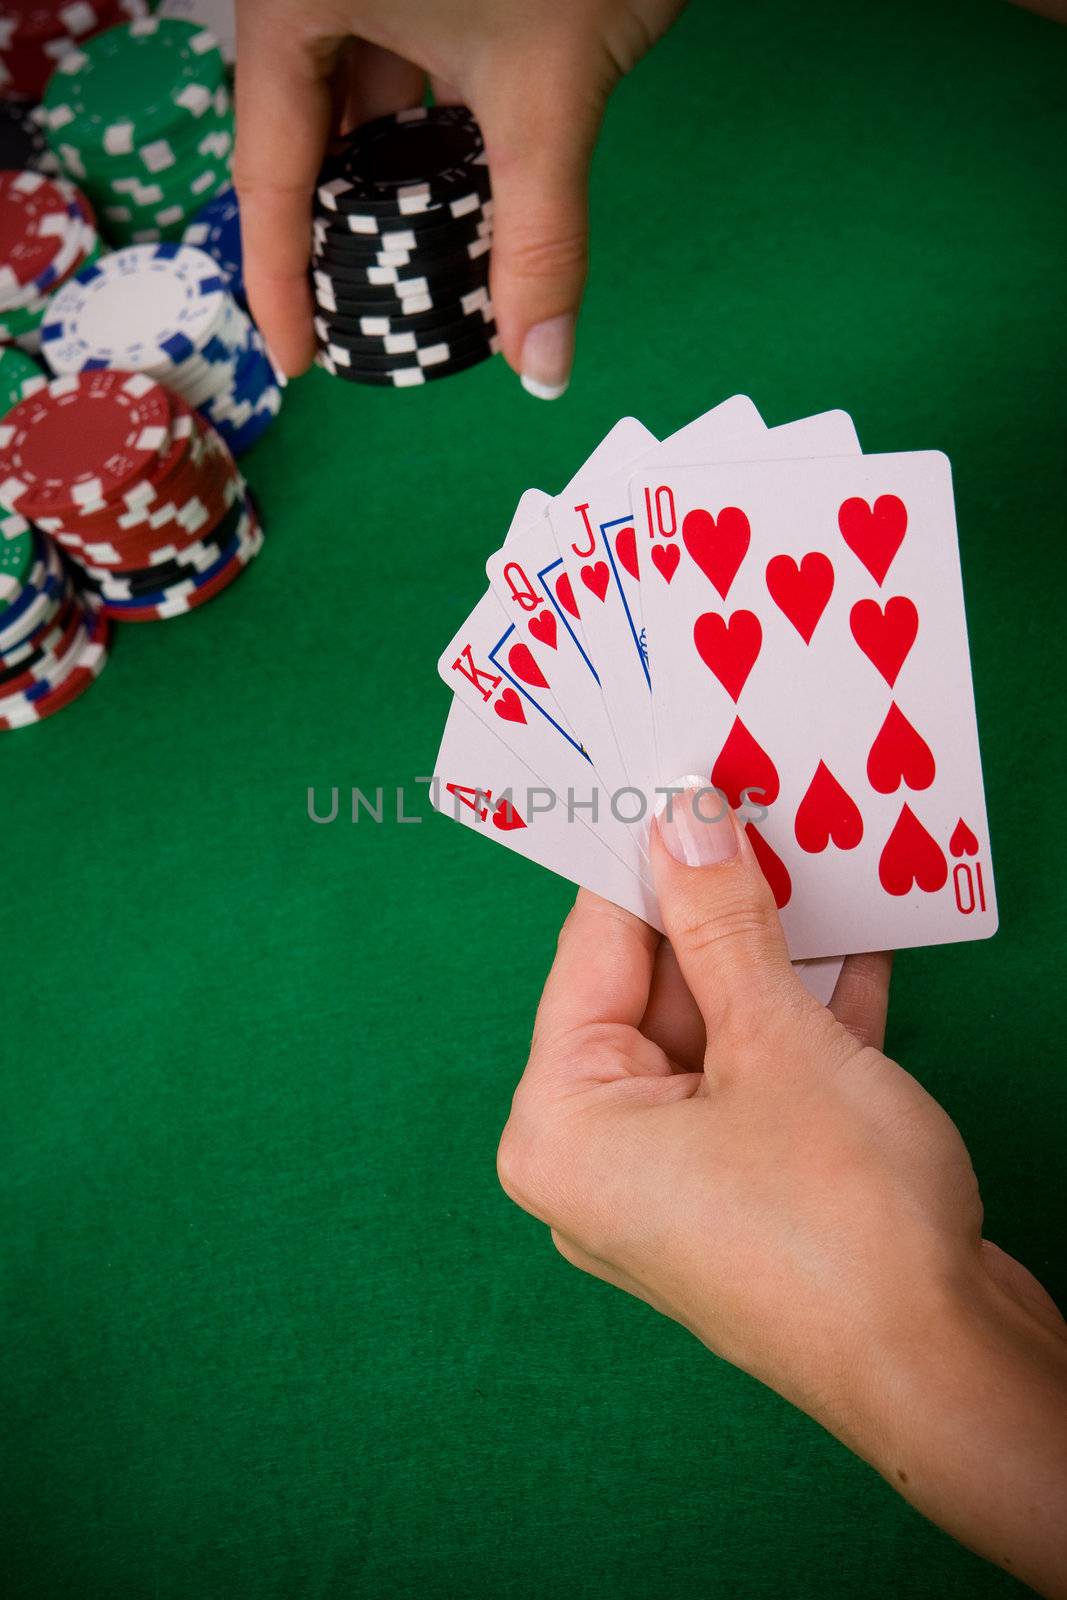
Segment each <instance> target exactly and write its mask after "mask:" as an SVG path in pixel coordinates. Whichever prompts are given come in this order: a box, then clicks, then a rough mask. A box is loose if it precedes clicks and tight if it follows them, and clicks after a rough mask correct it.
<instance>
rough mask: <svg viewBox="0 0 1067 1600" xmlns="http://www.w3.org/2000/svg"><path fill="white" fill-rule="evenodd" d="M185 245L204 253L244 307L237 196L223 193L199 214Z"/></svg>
mask: <svg viewBox="0 0 1067 1600" xmlns="http://www.w3.org/2000/svg"><path fill="white" fill-rule="evenodd" d="M182 243H183V244H191V245H194V246H195V247H196V249H198V250H203V251H204V252H205V254H207V255H209V256H210V257H211V259H212V260H213V261H214V262H216V263H217V265H218V268H219V272H220V273H221V275H222V280H223V282H224V283H225V285H226V287H227V289H228V290H229V291H230V293H231V294H232V295H233V297H234V299H235V300H237V301H238V302H239V303H240V304H241V305H242V306H243V305H245V304H246V303H247V302H246V300H245V284H244V273H243V262H242V255H241V218H240V212H239V210H238V206H237V195H236V192H235V191H234V190H233V189H232V188H230V189H223V191H222V193H221V194H217V195H216V196H215V198H214V199H213V200H209V201H208V203H207V205H206V206H204V207H203V208H202V209H201V210H200V211H198V212H197V214H196V216H195V217H194V218H193V220H192V222H191V223H190V224H189V226H188V227H187V228H186V230H185V232H184V234H183V235H182Z"/></svg>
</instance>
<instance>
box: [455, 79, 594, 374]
mask: <svg viewBox="0 0 1067 1600" xmlns="http://www.w3.org/2000/svg"><path fill="white" fill-rule="evenodd" d="M527 65H528V63H527ZM536 70H537V80H536V82H535V83H534V84H532V85H531V83H530V81H529V79H528V78H524V79H523V80H522V81H519V82H515V81H511V82H509V81H508V78H507V77H506V76H504V77H502V78H500V79H498V80H496V81H494V82H493V84H492V88H491V90H490V92H489V95H488V103H483V104H482V105H481V106H479V107H478V108H477V110H478V116H479V120H480V121H481V125H482V132H483V135H484V138H485V148H486V155H487V157H488V161H489V172H490V176H491V180H492V185H493V258H492V283H491V289H492V298H493V308H494V312H495V315H496V324H497V330H498V332H499V335H500V343H501V348H502V349H503V352H504V355H505V357H506V358H507V360H508V362H509V363H510V364H511V366H512V367H513V368H514V369H515V371H516V372H518V373H519V375H520V377H521V378H522V385H523V388H524V389H526V390H527V391H528V392H529V393H530V394H533V395H536V396H537V397H538V398H539V399H541V400H556V399H558V398H559V396H560V395H561V394H562V393H563V391H564V390H565V389H566V387H567V384H568V382H569V381H570V373H571V365H572V362H573V360H574V335H575V326H576V322H577V316H578V307H579V305H580V304H581V299H582V290H583V289H584V287H585V278H586V270H587V266H588V256H589V193H588V191H589V164H590V161H591V159H592V153H593V146H594V144H595V142H596V135H597V130H598V128H599V126H600V118H601V114H602V111H603V100H602V99H601V98H600V97H599V96H598V95H596V94H595V93H591V92H590V87H589V84H588V83H586V84H584V85H583V84H581V83H580V81H579V80H578V78H577V75H576V71H575V62H574V60H573V58H568V59H566V60H564V61H560V62H556V63H553V62H552V61H551V60H549V61H547V62H546V61H543V60H538V61H537V68H536Z"/></svg>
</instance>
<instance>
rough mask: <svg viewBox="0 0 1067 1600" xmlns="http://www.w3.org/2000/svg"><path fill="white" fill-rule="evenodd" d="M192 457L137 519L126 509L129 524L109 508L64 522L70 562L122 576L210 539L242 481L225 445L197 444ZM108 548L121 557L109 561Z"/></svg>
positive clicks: (62, 535) (61, 537)
mask: <svg viewBox="0 0 1067 1600" xmlns="http://www.w3.org/2000/svg"><path fill="white" fill-rule="evenodd" d="M201 452H203V453H201ZM194 453H195V454H196V455H197V459H196V460H195V461H194V460H189V461H187V462H185V463H184V464H183V465H182V466H181V468H180V470H178V471H176V472H175V473H174V474H173V475H172V476H169V477H168V478H166V479H164V480H162V481H161V482H160V483H159V484H158V485H157V486H155V493H154V494H153V496H152V497H151V499H148V500H146V501H145V503H144V511H145V515H144V516H142V517H140V518H139V520H136V521H131V520H130V518H131V516H132V515H133V513H131V512H130V510H129V509H128V508H123V512H122V515H123V516H124V517H125V519H126V525H125V526H122V525H121V524H120V522H119V520H118V518H117V515H116V513H114V512H112V511H111V510H110V509H109V510H108V511H107V512H106V513H105V512H100V513H97V514H95V515H94V516H91V517H85V518H81V519H79V520H78V521H77V522H73V521H71V522H67V523H65V524H64V526H63V528H62V530H61V532H59V533H58V535H57V537H58V540H59V543H60V544H62V546H63V548H64V549H65V550H66V551H67V553H68V554H69V555H70V556H71V557H72V559H74V560H78V559H79V558H80V559H83V560H84V561H85V563H86V564H87V565H88V566H93V567H101V568H106V569H107V570H108V571H109V572H113V573H115V574H116V575H119V574H120V573H122V572H133V571H141V570H143V569H144V568H146V567H148V566H151V565H153V561H152V557H153V555H154V554H155V553H156V552H158V551H159V550H162V549H170V548H172V547H173V549H174V550H175V552H180V551H181V550H182V548H184V547H185V546H187V545H190V544H196V543H199V542H201V541H203V540H205V539H207V538H209V537H210V534H211V532H212V531H213V529H214V528H216V527H217V526H218V524H219V523H220V522H221V521H222V520H223V518H224V517H225V516H226V514H227V512H228V511H229V509H230V507H231V506H232V505H233V502H234V500H235V499H236V498H237V496H238V494H239V493H240V490H241V482H242V480H241V478H240V475H239V473H238V471H237V468H236V466H235V464H234V461H233V457H232V456H231V455H230V454H229V451H228V450H226V449H225V447H224V446H222V445H221V444H215V445H211V444H209V445H208V446H207V447H206V449H205V448H204V447H203V446H202V444H201V442H200V441H197V444H196V450H195V452H194ZM105 546H110V547H111V549H112V550H113V551H114V552H115V555H116V558H117V559H115V560H109V559H107V557H106V556H105V555H104V554H103V553H102V549H101V547H105Z"/></svg>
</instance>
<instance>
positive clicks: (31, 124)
mask: <svg viewBox="0 0 1067 1600" xmlns="http://www.w3.org/2000/svg"><path fill="white" fill-rule="evenodd" d="M35 110H36V104H35V102H34V101H33V100H27V99H25V98H24V97H23V96H15V97H12V98H11V99H5V100H0V168H5V169H8V168H10V169H12V170H14V169H18V170H20V171H27V170H29V171H33V172H57V171H58V170H59V166H58V163H57V161H56V158H55V156H54V155H53V154H52V151H51V150H50V148H49V145H48V140H47V139H46V138H45V132H44V128H43V126H42V125H41V123H40V122H38V121H37V119H36V117H35V115H34V112H35Z"/></svg>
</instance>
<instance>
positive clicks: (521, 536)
mask: <svg viewBox="0 0 1067 1600" xmlns="http://www.w3.org/2000/svg"><path fill="white" fill-rule="evenodd" d="M654 443H655V435H654V434H652V433H650V432H649V431H648V429H647V428H645V427H643V426H642V425H641V424H640V423H638V422H636V420H635V419H634V418H632V417H624V418H623V420H622V422H620V423H618V424H617V425H616V426H615V427H614V428H613V429H612V430H611V432H610V433H609V434H608V435H607V437H606V438H605V439H604V440H603V441H602V442H601V444H600V445H598V447H597V449H596V450H595V451H594V452H593V454H592V455H591V456H590V457H589V460H588V461H586V462H585V463H584V465H583V466H582V467H581V468H580V470H579V471H578V472H577V473H576V474H575V475H574V477H573V478H572V479H571V481H570V482H569V483H568V485H567V487H566V489H565V490H564V494H565V495H567V496H569V497H571V498H573V497H574V496H575V495H576V494H580V493H581V486H582V484H583V483H584V482H586V481H588V480H589V479H590V478H591V477H593V476H595V475H596V474H598V473H604V472H606V471H613V472H614V473H615V474H616V475H617V476H620V477H625V476H626V472H627V468H628V467H629V466H630V465H631V464H632V462H633V461H634V460H635V459H640V458H641V457H642V456H643V454H644V453H645V452H646V451H647V449H648V447H649V445H651V444H654ZM546 508H547V497H545V503H544V504H542V503H541V501H540V497H538V496H536V495H534V496H531V494H530V491H527V493H526V494H524V495H523V497H522V499H521V500H520V502H519V506H518V509H517V510H516V514H515V517H514V518H513V519H512V524H511V528H510V529H509V531H508V535H507V537H506V539H505V541H504V545H503V547H502V548H501V549H500V550H497V551H495V552H494V553H493V555H491V556H490V557H489V560H488V561H487V562H486V567H485V571H486V576H487V577H488V579H489V583H490V586H491V588H492V590H493V592H494V594H495V595H496V596H497V599H498V600H499V601H500V603H501V605H502V606H503V608H504V611H505V613H506V614H507V616H508V617H509V618H510V619H511V621H512V622H514V624H515V628H516V632H517V635H518V637H519V638H520V639H522V640H523V641H524V642H525V644H526V646H527V648H528V649H529V651H530V653H531V655H532V657H533V659H534V661H535V662H536V663H537V666H538V668H539V670H540V672H541V674H542V675H543V677H544V678H545V681H546V682H547V683H548V684H549V685H550V686H551V690H552V694H553V696H554V698H555V700H556V703H557V705H558V706H559V708H560V711H561V713H562V716H563V718H564V720H565V721H566V722H567V724H568V726H569V727H571V728H572V729H575V730H577V731H578V734H579V738H580V742H581V744H582V747H583V748H584V750H585V751H586V753H587V754H588V755H589V758H590V760H591V761H592V763H593V766H594V767H595V769H596V772H597V776H598V777H599V779H600V782H601V784H602V786H603V790H604V800H605V804H607V803H608V797H609V796H610V795H612V794H615V793H616V792H617V791H619V790H620V789H622V788H623V787H624V786H625V785H626V783H627V778H626V769H625V767H624V766H623V763H622V759H621V757H620V755H619V750H618V744H617V741H616V737H615V731H614V728H613V726H612V721H611V718H610V716H609V714H608V710H607V706H606V705H605V703H604V697H603V694H602V692H601V686H600V680H599V678H598V676H597V672H596V667H595V665H594V663H593V661H592V659H591V657H590V654H589V651H588V649H587V646H586V642H585V638H584V634H583V631H582V625H581V617H580V613H579V607H578V603H577V601H576V597H575V594H574V590H573V587H572V585H571V582H570V579H569V578H568V576H567V574H566V571H565V569H564V566H563V562H562V559H561V557H560V554H559V550H558V548H557V546H556V541H555V537H554V535H553V532H552V528H551V525H550V524H549V522H548V520H547V514H546Z"/></svg>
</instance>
